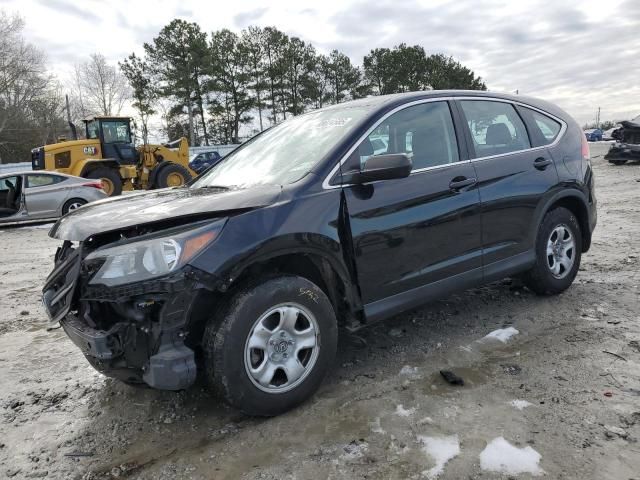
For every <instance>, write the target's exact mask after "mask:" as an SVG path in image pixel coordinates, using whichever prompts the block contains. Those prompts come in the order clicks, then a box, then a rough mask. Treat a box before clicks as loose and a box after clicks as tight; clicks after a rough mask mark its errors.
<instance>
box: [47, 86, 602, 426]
mask: <svg viewBox="0 0 640 480" xmlns="http://www.w3.org/2000/svg"><path fill="white" fill-rule="evenodd" d="M374 144H375V145H374ZM376 147H377V148H376ZM595 225H596V198H595V191H594V178H593V172H592V169H591V163H590V160H589V147H588V145H587V141H586V138H585V136H584V134H583V132H582V130H581V128H580V127H579V125H578V124H577V123H576V122H575V121H574V120H573V119H572V118H571V117H570V116H569V115H568V114H566V113H565V112H564V111H562V110H560V109H559V108H558V107H556V106H554V105H552V104H549V103H547V102H543V101H540V100H535V99H532V98H527V97H521V96H512V95H500V94H494V93H489V92H479V91H459V90H456V91H437V90H436V91H430V92H415V93H407V94H397V95H387V96H377V97H368V98H364V99H360V100H356V101H352V102H346V103H341V104H338V105H334V106H331V107H327V108H324V109H320V110H316V111H313V112H309V113H307V114H304V115H300V116H297V117H293V118H290V119H289V120H286V121H284V122H282V123H280V124H279V125H276V126H274V127H272V128H270V129H269V130H266V131H264V132H262V133H261V134H259V135H257V136H256V137H254V138H253V139H252V140H250V141H248V142H246V143H244V144H243V145H242V146H240V147H239V148H238V149H236V150H235V151H234V152H233V153H231V154H229V155H228V156H226V157H224V158H223V160H222V161H221V162H220V163H219V164H218V165H217V166H216V167H215V168H212V169H210V170H209V171H208V172H206V173H205V174H203V175H201V176H200V177H199V178H197V179H196V180H195V181H194V182H192V183H190V184H189V185H188V186H186V187H183V188H175V189H170V190H160V191H157V192H147V193H140V194H137V195H135V196H131V197H129V198H114V199H109V200H107V201H104V202H100V203H99V204H96V205H93V206H92V205H89V206H87V207H85V208H83V209H81V210H79V211H76V212H73V213H71V214H70V215H67V216H65V217H63V218H62V219H61V220H59V221H58V223H57V224H56V225H55V226H54V227H53V228H52V229H51V232H50V235H51V236H52V237H54V238H58V239H60V240H64V243H63V244H62V247H61V248H60V249H59V250H58V254H57V255H56V258H55V269H54V270H53V272H52V273H51V275H50V276H49V278H48V279H47V281H46V283H45V285H44V288H43V301H44V304H45V307H46V310H47V312H48V314H49V316H50V318H51V320H52V321H53V322H60V324H61V325H62V328H63V329H64V330H65V332H66V333H67V335H68V336H69V337H70V338H71V340H72V341H73V342H74V343H75V344H76V345H77V346H78V347H79V348H80V349H81V350H82V352H83V353H84V354H85V356H86V358H87V360H88V361H89V362H90V363H91V364H92V365H93V366H94V367H95V368H96V369H97V370H99V371H101V372H103V373H104V374H106V375H108V376H112V377H116V378H119V379H121V380H123V381H125V382H129V383H145V384H147V385H149V386H152V387H155V388H161V389H168V390H180V389H183V388H186V387H188V386H189V385H191V384H192V383H193V382H194V381H195V378H196V372H197V370H200V371H201V372H202V373H203V377H204V378H205V379H206V381H207V382H208V383H209V385H210V387H211V388H213V389H214V390H216V391H218V392H220V394H221V396H222V397H223V398H224V399H225V400H226V401H227V402H228V403H230V404H231V405H233V406H235V407H237V408H239V409H240V410H242V411H244V412H246V413H249V414H252V415H276V414H279V413H282V412H284V411H286V410H288V409H290V408H292V407H294V406H296V405H298V404H300V403H301V402H303V401H304V400H305V399H307V398H308V397H309V396H310V395H312V394H313V392H315V391H316V389H317V388H318V387H319V385H320V384H321V382H322V379H323V377H324V376H325V375H326V374H327V373H328V372H329V371H330V370H331V365H332V362H333V360H334V358H335V355H336V349H337V339H338V326H342V327H344V328H346V329H349V330H355V329H358V328H360V327H363V326H366V325H368V324H370V323H372V322H374V321H376V320H381V319H384V318H388V317H390V316H392V315H395V314H397V313H400V312H402V311H405V310H409V309H412V308H416V307H418V306H419V305H421V304H423V303H425V302H428V301H430V300H434V299H437V298H440V297H443V296H446V295H449V294H451V293H453V292H455V291H459V290H464V289H466V288H470V287H473V286H477V285H480V284H483V283H486V282H492V281H495V280H498V279H500V278H503V277H505V276H514V275H518V276H520V277H522V279H523V280H524V282H525V284H526V285H527V286H528V287H529V288H530V289H531V290H533V291H534V292H536V293H538V294H540V295H550V294H557V293H560V292H562V291H564V290H565V289H567V288H569V286H570V285H571V283H572V282H573V280H574V278H575V276H576V274H577V272H578V268H579V266H580V259H581V255H582V253H583V252H586V251H588V250H589V247H590V245H591V235H592V231H593V229H594V228H595Z"/></svg>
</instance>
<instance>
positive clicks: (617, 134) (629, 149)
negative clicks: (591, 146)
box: [604, 115, 640, 165]
mask: <svg viewBox="0 0 640 480" xmlns="http://www.w3.org/2000/svg"><path fill="white" fill-rule="evenodd" d="M620 125H621V127H620V128H617V129H616V130H615V131H614V132H613V138H614V139H615V140H616V142H615V143H613V144H612V145H611V147H610V148H609V151H608V152H607V154H606V155H605V156H604V158H605V160H608V161H609V163H613V164H614V165H622V164H624V163H627V162H628V161H629V160H640V115H639V116H637V117H635V118H634V119H633V120H631V121H624V122H620Z"/></svg>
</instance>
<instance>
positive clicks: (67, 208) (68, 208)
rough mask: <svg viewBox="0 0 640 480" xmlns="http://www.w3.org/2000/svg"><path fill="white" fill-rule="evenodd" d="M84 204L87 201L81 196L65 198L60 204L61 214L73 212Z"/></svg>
mask: <svg viewBox="0 0 640 480" xmlns="http://www.w3.org/2000/svg"><path fill="white" fill-rule="evenodd" d="M86 204H87V201H86V200H84V199H82V198H72V199H71V200H67V202H66V203H65V204H64V205H63V206H62V215H66V214H67V213H69V212H73V211H74V210H77V209H78V208H80V207H81V206H83V205H86Z"/></svg>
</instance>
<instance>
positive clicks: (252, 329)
mask: <svg viewBox="0 0 640 480" xmlns="http://www.w3.org/2000/svg"><path fill="white" fill-rule="evenodd" d="M337 340H338V329H337V322H336V316H335V313H334V310H333V306H332V305H331V302H330V301H329V299H328V298H327V296H326V295H325V294H324V292H323V291H322V290H321V289H320V288H318V286H316V285H315V284H313V283H312V282H310V281H309V280H307V279H305V278H302V277H297V276H290V275H287V276H281V277H277V278H271V279H267V280H265V281H263V282H261V283H258V284H253V285H249V286H247V287H245V288H244V289H242V290H240V291H239V292H237V293H236V294H235V295H234V296H233V297H232V298H231V299H230V301H229V303H228V304H227V305H226V307H225V308H223V309H221V311H220V312H219V313H218V314H217V315H216V316H214V317H213V318H212V319H211V320H210V321H209V324H208V325H207V328H206V329H205V333H204V336H203V353H204V363H205V365H204V366H205V368H204V370H205V377H206V380H207V382H208V384H209V385H210V387H212V388H213V389H214V390H215V391H216V392H218V393H219V394H221V396H222V397H223V398H224V400H225V401H226V402H227V403H229V404H230V405H231V406H233V407H235V408H237V409H239V410H241V411H242V412H244V413H246V414H248V415H258V416H273V415H278V414H280V413H283V412H286V411H287V410H289V409H291V408H293V407H295V406H297V405H299V404H300V403H302V402H304V401H305V400H307V399H308V398H309V397H310V396H311V395H313V393H314V392H315V391H316V390H317V389H318V387H319V386H320V384H321V383H322V380H323V379H324V377H325V375H326V374H327V372H328V371H329V370H330V368H331V366H332V364H333V361H334V359H335V356H336V350H337Z"/></svg>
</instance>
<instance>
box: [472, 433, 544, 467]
mask: <svg viewBox="0 0 640 480" xmlns="http://www.w3.org/2000/svg"><path fill="white" fill-rule="evenodd" d="M539 462H540V454H539V453H538V452H536V451H535V450H534V449H533V448H531V447H529V446H527V447H524V448H518V447H515V446H513V445H511V444H510V443H509V442H507V441H506V440H505V439H504V438H503V437H498V438H494V439H493V440H491V442H489V444H488V445H487V446H486V448H485V449H484V450H483V451H482V452H481V453H480V468H481V469H482V470H486V471H488V472H496V473H506V474H508V475H518V474H520V473H530V474H531V475H534V476H535V475H542V474H544V470H542V469H541V468H540V466H539V465H538V463H539Z"/></svg>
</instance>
